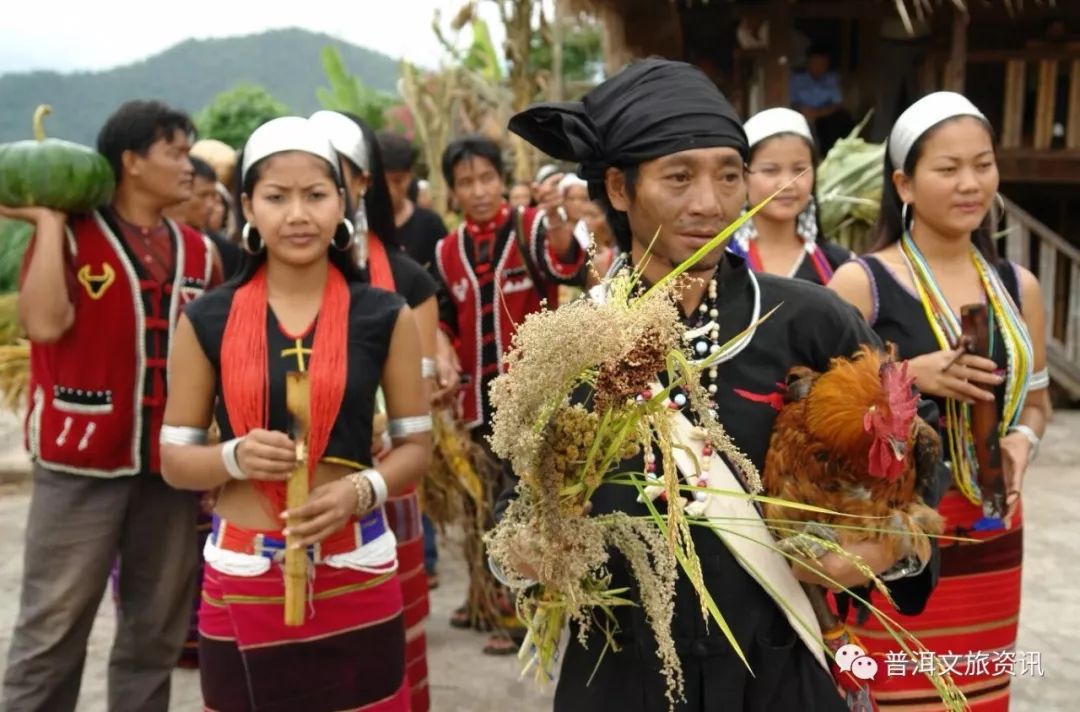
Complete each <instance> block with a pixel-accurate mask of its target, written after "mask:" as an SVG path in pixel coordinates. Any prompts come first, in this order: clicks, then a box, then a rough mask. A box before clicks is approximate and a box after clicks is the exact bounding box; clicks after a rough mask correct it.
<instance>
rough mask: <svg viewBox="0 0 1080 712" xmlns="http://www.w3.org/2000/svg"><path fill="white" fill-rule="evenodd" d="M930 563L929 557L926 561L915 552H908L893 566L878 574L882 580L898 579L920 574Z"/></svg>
mask: <svg viewBox="0 0 1080 712" xmlns="http://www.w3.org/2000/svg"><path fill="white" fill-rule="evenodd" d="M929 563H930V559H929V558H927V560H926V561H922V560H921V559H920V558H919V557H918V556H916V555H915V554H908V555H907V556H905V557H904V558H902V559H900V560H899V561H897V562H896V563H895V564H893V565H892V566H891V567H889V568H888V569H886V570H885V571H882V572H881V573H880V574H878V578H880V579H881V580H882V581H896V580H898V579H902V578H908V577H910V576H918V575H919V574H921V573H922V572H923V571H924V570H925V569H926V566H927V565H928V564H929Z"/></svg>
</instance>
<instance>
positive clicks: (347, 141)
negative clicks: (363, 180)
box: [309, 111, 371, 173]
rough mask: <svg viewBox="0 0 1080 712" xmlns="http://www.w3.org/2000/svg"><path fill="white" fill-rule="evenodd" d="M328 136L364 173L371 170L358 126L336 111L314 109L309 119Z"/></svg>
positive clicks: (361, 131) (362, 136)
mask: <svg viewBox="0 0 1080 712" xmlns="http://www.w3.org/2000/svg"><path fill="white" fill-rule="evenodd" d="M309 120H310V121H311V123H313V124H315V125H316V126H318V127H319V129H321V130H322V132H323V133H325V134H326V135H327V136H328V137H329V138H330V143H331V144H333V146H334V149H335V150H336V151H337V152H338V153H340V154H341V155H343V156H345V157H346V158H348V159H349V160H350V161H352V163H353V165H354V166H356V167H357V168H359V169H360V170H362V171H363V172H364V173H370V172H371V159H370V158H369V156H368V148H367V142H366V141H364V132H363V130H362V129H361V128H360V126H359V125H358V124H357V123H356V122H355V121H353V120H352V119H350V118H349V117H348V116H345V115H344V114H339V113H338V112H336V111H316V112H315V113H314V114H312V115H311V118H310V119H309Z"/></svg>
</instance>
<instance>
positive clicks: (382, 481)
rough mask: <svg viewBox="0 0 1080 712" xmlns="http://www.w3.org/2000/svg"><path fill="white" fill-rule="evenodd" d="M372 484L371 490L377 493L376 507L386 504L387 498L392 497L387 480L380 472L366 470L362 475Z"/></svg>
mask: <svg viewBox="0 0 1080 712" xmlns="http://www.w3.org/2000/svg"><path fill="white" fill-rule="evenodd" d="M360 474H361V475H362V476H364V477H366V478H367V480H368V482H370V483H371V489H372V490H373V491H374V492H375V507H376V508H378V507H381V506H383V505H384V504H386V498H387V497H389V496H390V490H389V489H388V488H387V487H386V478H385V477H383V476H382V473H381V472H379V471H378V470H364V471H363V472H361V473H360Z"/></svg>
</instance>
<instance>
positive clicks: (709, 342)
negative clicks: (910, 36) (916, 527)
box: [510, 59, 934, 712]
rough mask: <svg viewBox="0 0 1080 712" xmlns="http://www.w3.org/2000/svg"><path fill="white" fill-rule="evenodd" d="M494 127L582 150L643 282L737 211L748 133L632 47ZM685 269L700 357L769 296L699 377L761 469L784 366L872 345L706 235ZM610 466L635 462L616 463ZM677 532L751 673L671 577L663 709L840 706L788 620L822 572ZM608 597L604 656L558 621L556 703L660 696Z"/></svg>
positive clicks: (818, 293) (696, 533)
mask: <svg viewBox="0 0 1080 712" xmlns="http://www.w3.org/2000/svg"><path fill="white" fill-rule="evenodd" d="M510 129H511V130H512V131H513V132H515V133H517V134H518V135H520V136H522V137H523V138H525V139H526V140H527V141H529V142H530V143H532V144H533V145H535V146H537V147H538V148H539V149H540V150H542V151H544V152H545V153H547V154H549V155H551V156H553V157H554V158H556V159H560V160H566V161H577V162H579V163H580V164H581V171H580V175H581V176H582V177H584V178H585V179H586V180H587V181H588V183H589V193H590V197H591V198H592V199H594V200H597V201H601V202H602V203H603V204H604V205H605V206H606V208H607V212H608V217H609V220H610V222H611V224H612V227H613V230H614V231H615V235H616V240H617V241H618V243H619V247H620V250H621V251H622V253H623V254H625V255H628V256H629V259H630V261H631V262H633V263H634V264H641V261H642V259H643V257H644V256H645V254H646V251H647V250H649V249H650V245H651V255H650V257H649V260H648V261H647V263H645V266H644V269H643V273H644V279H645V281H646V282H650V283H655V282H656V281H658V280H659V279H661V278H662V277H664V276H665V275H666V274H668V273H669V272H670V271H671V270H672V269H674V268H675V267H676V266H677V265H679V264H681V263H682V262H684V261H685V260H686V259H687V258H689V257H690V256H691V255H693V254H694V253H695V252H696V251H697V250H698V249H699V248H701V247H702V246H703V245H705V244H706V243H707V242H708V241H709V240H710V239H712V238H713V237H714V236H715V235H717V234H718V233H719V232H720V231H722V230H723V229H724V228H725V227H726V226H727V225H728V224H730V223H731V222H732V221H733V220H734V219H735V218H736V217H738V215H739V214H740V212H741V210H742V208H743V205H744V202H745V200H746V184H745V180H744V174H745V166H744V161H745V159H746V155H747V151H748V146H747V141H746V136H745V134H744V133H743V129H742V124H741V122H740V121H739V119H738V117H737V116H736V115H735V112H734V110H733V109H732V107H731V105H730V104H729V103H728V101H727V100H726V99H725V98H724V96H723V95H722V94H721V93H720V92H719V90H717V88H716V86H715V85H714V84H713V83H712V82H711V81H710V80H709V79H708V78H707V77H706V76H705V75H704V74H703V73H702V72H701V71H700V70H698V69H697V68H695V67H692V66H690V65H688V64H683V63H680V62H671V61H666V60H657V59H649V60H643V61H640V62H636V63H634V64H632V65H630V66H629V67H628V68H626V69H624V70H623V71H622V72H620V73H619V74H617V75H615V76H614V77H612V78H611V79H610V80H608V81H606V82H604V83H603V84H601V85H600V86H598V87H596V88H595V89H594V90H593V91H591V92H590V93H589V94H587V95H586V96H585V97H584V99H583V100H582V101H581V102H565V103H548V104H540V105H536V106H533V107H531V108H530V109H528V110H526V111H525V112H523V113H521V114H518V115H517V116H515V117H514V118H513V119H512V120H511V122H510ZM654 236H655V240H654ZM690 274H691V276H692V277H696V278H697V279H694V280H687V281H686V282H685V283H684V286H683V287H682V291H681V305H680V306H681V309H682V313H683V314H684V315H685V319H684V321H685V323H686V325H687V327H688V329H696V330H699V331H700V333H702V334H703V335H702V336H701V337H699V338H698V339H697V341H700V342H701V343H694V344H693V348H694V349H695V351H696V352H697V353H698V354H703V353H708V351H709V350H710V349H714V348H718V346H717V345H718V344H724V343H726V342H728V341H729V340H731V339H732V338H733V337H734V336H736V335H737V334H739V333H740V332H742V331H743V330H745V329H746V328H747V327H748V326H750V325H751V324H753V323H754V322H755V321H757V320H758V317H759V315H762V314H766V313H768V312H769V311H770V310H771V309H773V307H776V306H777V305H782V306H781V308H780V309H779V310H777V312H776V313H775V314H773V315H772V316H771V317H770V318H769V319H767V320H765V321H764V322H763V323H761V324H760V326H758V327H757V329H756V330H755V331H754V332H753V335H752V337H751V338H749V339H747V340H745V342H744V343H743V346H742V348H741V350H738V351H737V352H736V353H734V354H733V355H732V356H731V357H730V358H729V359H728V360H726V361H724V362H723V363H720V364H719V365H718V367H717V368H715V369H710V371H708V372H706V373H705V374H704V376H703V382H704V385H705V387H706V388H707V389H708V390H709V392H710V393H711V394H712V397H713V401H714V403H715V409H716V414H717V417H718V418H719V420H720V422H721V423H722V424H723V426H724V428H725V429H726V430H727V432H728V434H729V435H730V436H731V437H732V438H733V439H734V441H735V444H736V445H737V446H738V447H739V448H740V449H741V450H742V451H743V452H744V453H745V454H746V455H747V456H748V457H749V458H750V459H751V460H752V461H753V462H754V464H755V465H756V466H757V467H758V468H759V469H760V468H761V467H762V466H763V464H764V460H765V452H766V450H767V448H768V445H769V437H770V433H771V430H772V425H773V421H774V419H775V417H776V410H774V408H773V407H772V406H771V405H770V401H771V400H773V399H771V398H770V397H769V395H770V394H772V393H773V392H774V391H775V390H776V384H777V383H778V382H781V381H783V380H784V378H785V376H786V373H787V371H788V369H789V368H790V367H792V366H795V365H803V366H808V367H810V368H813V369H816V370H819V371H820V370H825V369H826V368H827V367H828V365H829V360H830V359H831V358H833V357H836V356H850V355H851V354H852V353H853V352H855V351H856V350H857V349H858V347H859V346H860V344H864V343H868V344H875V345H877V344H879V342H878V340H877V338H876V336H875V335H874V333H873V332H872V331H871V330H870V329H869V328H868V327H867V325H866V323H865V322H864V320H863V319H862V317H861V316H860V315H859V314H858V312H856V311H855V310H854V309H852V308H851V307H850V306H849V305H848V304H846V303H845V302H843V301H842V300H841V299H839V298H837V297H836V296H835V295H834V294H832V293H830V292H829V291H828V290H826V289H823V288H821V287H820V286H818V285H814V284H810V283H807V282H801V281H795V280H788V279H782V278H779V277H774V276H771V275H766V274H754V273H753V272H752V271H751V270H749V269H748V268H747V266H746V264H745V263H744V262H743V260H742V259H740V258H738V257H736V256H734V255H732V254H730V253H725V252H724V251H723V250H722V249H718V250H716V251H714V252H713V253H712V254H710V255H708V256H707V257H705V258H704V259H702V260H701V261H700V262H698V263H697V264H696V265H695V266H694V268H693V269H692V270H691V271H690ZM676 402H677V401H676ZM622 469H627V470H630V471H641V469H642V468H641V466H640V465H638V466H636V467H635V466H634V465H633V464H629V463H624V467H623V468H622ZM734 486H739V485H738V484H735V485H734ZM636 496H637V492H636V491H635V490H634V489H633V488H628V487H616V486H608V487H603V488H601V489H600V490H599V491H597V493H596V495H595V496H594V497H593V499H592V512H593V513H594V514H603V513H608V512H612V511H625V512H629V513H630V514H634V515H643V514H646V510H645V508H644V506H643V505H641V504H639V503H637V501H636ZM719 499H734V498H719ZM748 509H750V510H751V511H753V512H756V510H753V508H752V507H749V508H748ZM753 516H755V517H756V514H754V515H753ZM692 530H693V539H694V545H695V547H696V551H697V553H698V556H699V558H700V560H701V565H702V570H703V573H704V580H705V584H706V586H707V588H708V590H709V591H710V593H711V595H712V597H713V598H714V600H715V602H716V603H717V605H718V606H719V609H720V611H721V612H722V614H723V615H724V617H725V619H726V621H727V623H728V624H729V625H730V626H731V629H732V633H733V634H734V637H735V639H736V640H737V641H738V643H739V646H740V648H741V650H742V652H743V653H744V654H745V655H746V657H747V660H748V662H749V666H750V668H751V670H752V672H751V671H750V670H747V667H746V665H744V663H743V662H742V660H740V658H739V657H738V655H737V653H736V652H735V650H734V649H733V648H732V646H731V644H730V643H729V642H728V640H727V639H726V638H725V636H724V633H723V632H722V631H721V630H720V629H719V627H718V626H717V625H716V624H715V623H713V624H709V623H708V622H707V621H706V620H705V619H704V618H703V616H702V611H701V607H700V604H699V602H698V598H697V595H696V594H695V592H694V590H693V587H692V585H691V584H690V582H689V580H688V579H687V578H686V577H685V576H682V577H681V578H680V580H679V582H678V584H677V587H676V601H675V617H674V621H673V628H674V630H673V634H674V636H673V637H674V640H675V643H676V648H677V652H678V654H679V657H680V660H681V661H682V668H683V673H684V676H685V700H682V701H680V702H679V704H678V705H677V709H679V710H680V711H684V710H685V711H693V712H698V711H701V712H704V711H706V710H707V711H709V712H712V711H713V710H762V711H765V710H769V711H772V710H812V711H813V710H837V711H839V710H846V709H848V707H847V704H846V703H845V701H844V699H843V698H842V697H841V695H840V693H839V692H838V690H837V687H836V685H835V683H834V681H833V679H832V677H831V675H830V673H829V670H828V663H827V658H826V655H825V654H824V653H823V646H822V642H821V635H820V631H818V630H810V629H814V628H816V625H815V622H814V621H813V615H812V614H806V615H803V616H801V621H802V622H800V616H799V615H798V614H799V612H800V611H802V612H805V611H806V610H807V605H808V602H807V601H806V599H805V596H803V594H802V593H801V592H802V589H801V587H800V586H799V585H798V583H797V582H796V579H799V580H802V581H806V582H810V583H823V582H824V579H822V578H820V577H818V576H817V575H816V574H814V573H812V572H809V571H807V570H805V569H801V568H800V569H798V570H797V571H793V570H792V569H791V568H789V567H788V566H787V564H786V562H783V563H779V564H778V563H777V561H776V560H771V561H770V560H769V559H770V557H774V556H776V557H778V555H777V554H775V552H773V551H772V550H770V549H768V548H767V547H761V546H759V547H757V549H752V550H750V551H749V552H747V551H746V550H742V548H741V547H739V546H738V545H737V544H732V542H731V540H730V539H724V540H722V539H721V538H720V537H719V536H717V534H715V533H713V532H712V531H710V530H709V529H707V528H705V527H693V528H692ZM735 549H740V550H739V551H735ZM755 552H757V553H755ZM857 553H858V554H859V555H860V556H861V557H862V558H863V559H864V560H865V561H866V562H867V564H868V565H869V566H871V567H872V568H873V569H874V570H875V571H878V572H881V571H885V570H887V569H889V568H890V567H891V566H893V565H894V564H895V562H894V561H892V560H888V559H887V558H886V556H885V554H884V553H883V551H882V550H881V548H880V547H877V546H874V545H870V546H867V548H866V549H861V550H859V551H858V552H857ZM735 554H738V556H736V555H735ZM755 559H756V560H755ZM817 561H818V565H819V566H820V568H821V569H822V570H823V572H824V573H825V574H826V575H827V576H828V577H829V578H831V579H833V580H836V581H838V582H840V583H841V584H843V585H846V586H853V585H858V584H860V583H863V582H864V581H865V579H864V578H863V577H862V575H861V574H860V573H859V572H858V571H857V570H856V569H855V567H854V566H853V565H852V564H851V563H850V561H848V560H847V559H846V558H844V557H841V556H839V555H837V554H831V553H830V554H826V555H824V556H822V557H821V558H820V559H818V560H817ZM750 570H753V571H754V573H753V574H751V573H750ZM770 572H771V573H770ZM611 573H612V576H613V580H612V582H611V585H612V586H613V587H616V588H618V587H622V586H630V587H631V594H630V595H636V589H635V588H634V585H635V584H634V582H633V580H632V578H631V577H630V576H629V572H628V568H627V567H626V565H625V562H624V560H623V559H621V558H620V557H619V556H618V554H617V553H613V555H612V560H611ZM933 577H934V572H933V567H932V566H931V567H927V568H926V569H925V570H924V571H922V572H920V573H919V574H918V575H917V576H912V577H909V578H905V579H901V580H900V581H897V582H895V584H894V585H893V587H892V589H893V590H892V592H893V595H894V598H895V599H896V601H897V603H898V605H899V606H900V608H901V609H902V610H903V611H904V612H906V613H914V612H918V610H919V609H921V607H922V605H923V603H924V602H925V599H926V597H927V596H928V595H929V591H930V589H931V588H932V585H933ZM774 596H775V597H776V598H774ZM615 611H616V617H617V619H618V625H619V630H618V632H617V634H616V636H615V640H616V642H617V643H618V644H619V652H618V653H611V651H610V650H608V647H609V646H608V645H607V644H606V641H605V638H604V634H603V632H601V631H598V630H596V629H595V628H594V629H593V630H592V632H591V633H590V634H589V636H588V639H587V643H588V645H587V646H582V645H581V644H580V643H579V642H578V640H577V636H576V635H571V636H570V640H569V643H568V649H567V650H566V653H565V656H564V664H563V666H562V672H561V675H560V679H559V685H558V689H557V691H556V694H555V710H557V712H569V711H576V710H582V711H585V710H588V711H589V712H598V711H603V710H612V711H615V710H618V711H619V712H636V711H642V712H644V711H645V710H664V709H667V706H668V703H667V700H666V699H665V696H664V693H665V683H664V679H663V677H662V676H661V674H660V672H659V662H658V659H657V657H656V643H655V640H654V638H653V636H652V634H651V633H650V631H649V626H648V625H647V623H646V620H645V617H644V613H643V611H642V608H641V607H620V608H617V609H615ZM807 616H808V617H809V618H810V619H811V621H810V623H811V625H810V626H808V625H807V624H806V617H807ZM575 632H576V631H575Z"/></svg>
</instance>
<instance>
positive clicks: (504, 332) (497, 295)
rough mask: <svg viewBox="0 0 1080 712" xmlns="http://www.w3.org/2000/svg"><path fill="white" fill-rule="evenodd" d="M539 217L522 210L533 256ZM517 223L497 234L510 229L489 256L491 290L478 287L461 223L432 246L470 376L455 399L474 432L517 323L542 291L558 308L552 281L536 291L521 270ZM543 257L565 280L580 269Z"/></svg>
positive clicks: (537, 308)
mask: <svg viewBox="0 0 1080 712" xmlns="http://www.w3.org/2000/svg"><path fill="white" fill-rule="evenodd" d="M540 218H541V214H540V213H539V211H537V210H536V209H535V208H529V209H526V211H525V215H524V221H523V222H524V226H525V234H526V240H524V242H525V245H526V246H527V248H528V250H529V252H530V254H534V255H535V254H537V244H536V241H537V239H538V229H539V226H540V222H541V220H540ZM515 222H516V221H515V220H514V219H513V218H511V219H510V220H508V222H507V225H504V226H503V228H502V230H500V233H501V232H502V231H505V230H510V231H511V233H510V235H509V237H508V238H507V239H506V240H505V242H504V243H503V246H502V250H501V251H500V252H499V253H498V254H496V255H494V256H493V258H492V262H493V263H494V265H495V274H494V282H493V285H494V288H493V289H491V288H485V289H482V288H481V286H480V284H479V281H478V279H477V276H476V270H475V269H474V266H473V263H472V261H471V260H470V256H469V255H468V254H466V248H465V239H464V231H465V224H464V223H462V225H461V226H459V227H458V229H457V230H455V231H454V232H452V233H450V234H449V235H447V236H446V237H444V238H443V239H442V240H440V241H439V243H438V245H436V247H435V260H436V264H437V266H438V269H439V274H440V276H441V277H442V279H443V282H444V284H445V285H446V289H447V291H448V293H449V297H450V300H451V301H453V303H454V307H455V308H456V312H457V324H456V326H457V335H458V337H457V342H456V344H455V346H456V349H457V354H458V359H459V360H460V361H461V369H462V373H463V374H465V375H468V376H469V377H470V380H469V382H468V383H467V384H465V385H464V386H463V387H462V389H461V394H460V395H459V398H460V399H461V412H462V414H463V416H464V422H465V425H466V427H468V428H474V427H476V426H478V425H480V424H481V423H483V422H485V420H487V416H488V414H487V413H484V399H483V390H482V389H483V388H484V387H486V384H487V383H488V382H489V381H490V380H491V378H493V377H494V376H496V375H498V374H499V373H501V372H502V371H503V370H505V365H504V363H503V356H504V355H505V353H506V351H507V349H509V348H510V341H511V339H512V338H513V336H514V332H515V331H517V325H518V324H520V323H521V322H522V321H524V320H525V317H526V316H527V315H528V314H531V313H533V312H536V311H540V309H541V302H540V300H541V297H540V293H541V292H542V293H543V295H544V299H546V300H547V303H548V304H551V305H557V304H558V299H559V287H558V284H557V283H555V282H554V281H553V280H552V281H546V282H545V283H544V284H542V285H540V290H539V291H538V290H537V288H536V286H534V284H533V280H532V278H531V277H530V275H529V270H528V269H527V268H526V266H525V262H524V256H523V255H522V254H521V250H520V249H519V248H518V244H517V239H516V236H515V235H514V234H513V232H512V231H513V230H515V229H516V224H515ZM545 249H546V248H545ZM544 258H545V260H546V262H547V264H546V265H544V267H546V268H547V269H548V270H552V269H560V268H561V270H564V271H566V272H567V274H568V276H572V275H573V274H574V273H575V271H576V270H577V269H578V267H579V264H578V265H567V266H561V265H558V263H557V261H556V260H554V259H553V258H552V256H551V255H549V254H547V252H545V253H544ZM579 262H580V261H579ZM538 272H539V273H540V274H544V272H545V270H544V269H543V267H541V268H540V269H538ZM485 317H488V321H489V323H491V318H492V317H493V324H494V327H493V329H490V330H485V328H484V325H483V323H484V321H485ZM492 342H494V349H493V350H492V349H490V348H489V349H488V351H489V353H492V354H493V355H494V360H493V361H491V360H487V359H485V358H484V354H483V352H484V347H485V345H488V346H490V345H491V343H492Z"/></svg>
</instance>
